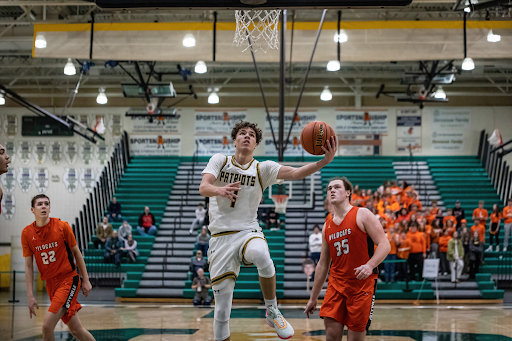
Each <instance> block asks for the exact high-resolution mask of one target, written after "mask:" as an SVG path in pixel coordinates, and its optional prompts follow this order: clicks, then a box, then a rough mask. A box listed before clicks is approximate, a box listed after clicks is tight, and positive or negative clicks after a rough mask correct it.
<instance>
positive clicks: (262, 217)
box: [258, 197, 328, 224]
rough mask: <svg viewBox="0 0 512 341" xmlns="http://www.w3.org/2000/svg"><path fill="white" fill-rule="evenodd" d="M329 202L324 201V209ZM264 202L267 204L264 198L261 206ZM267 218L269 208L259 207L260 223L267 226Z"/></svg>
mask: <svg viewBox="0 0 512 341" xmlns="http://www.w3.org/2000/svg"><path fill="white" fill-rule="evenodd" d="M327 200H328V199H325V201H324V208H325V207H326V203H327ZM264 202H265V199H264V198H263V197H262V198H261V201H260V205H262V204H263V203H264ZM267 216H268V208H266V207H261V206H260V207H258V223H260V224H265V222H266V221H267Z"/></svg>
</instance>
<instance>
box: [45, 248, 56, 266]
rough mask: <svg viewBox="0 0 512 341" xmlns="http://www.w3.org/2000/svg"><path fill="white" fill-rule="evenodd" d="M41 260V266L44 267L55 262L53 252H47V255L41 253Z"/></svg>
mask: <svg viewBox="0 0 512 341" xmlns="http://www.w3.org/2000/svg"><path fill="white" fill-rule="evenodd" d="M41 258H42V259H43V264H45V265H48V264H50V262H52V263H53V262H55V261H56V259H55V251H53V250H52V251H48V253H46V252H41Z"/></svg>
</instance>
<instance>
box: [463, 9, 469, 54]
mask: <svg viewBox="0 0 512 341" xmlns="http://www.w3.org/2000/svg"><path fill="white" fill-rule="evenodd" d="M466 15H467V13H466V12H464V59H466V56H467V50H468V49H467V43H466Z"/></svg>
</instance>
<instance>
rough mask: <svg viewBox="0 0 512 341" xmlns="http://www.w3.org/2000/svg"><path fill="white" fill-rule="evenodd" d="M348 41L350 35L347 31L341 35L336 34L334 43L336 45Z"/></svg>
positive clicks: (341, 31)
mask: <svg viewBox="0 0 512 341" xmlns="http://www.w3.org/2000/svg"><path fill="white" fill-rule="evenodd" d="M347 41H348V35H347V32H345V30H340V34H339V35H338V32H336V33H335V34H334V42H335V43H346V42H347Z"/></svg>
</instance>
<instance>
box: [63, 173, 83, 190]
mask: <svg viewBox="0 0 512 341" xmlns="http://www.w3.org/2000/svg"><path fill="white" fill-rule="evenodd" d="M77 173H78V171H77V169H76V168H65V169H64V176H63V177H62V182H64V186H65V187H66V189H67V190H68V192H69V193H75V192H76V190H77V189H78V182H79V179H78V174H77Z"/></svg>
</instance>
